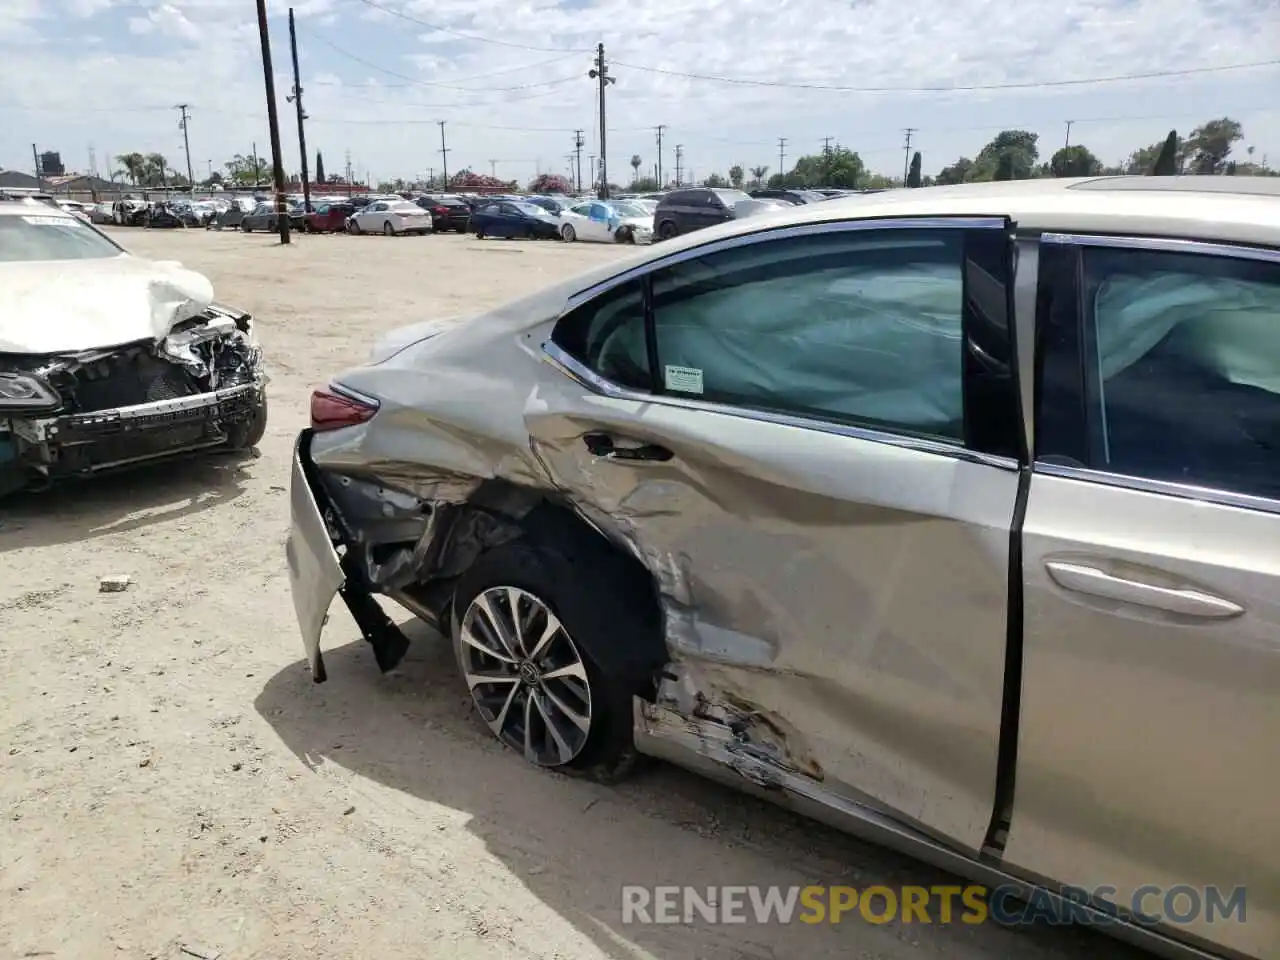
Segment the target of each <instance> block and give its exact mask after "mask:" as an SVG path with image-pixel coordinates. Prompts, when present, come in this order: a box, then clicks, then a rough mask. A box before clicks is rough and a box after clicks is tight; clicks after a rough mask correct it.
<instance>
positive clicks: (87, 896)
mask: <svg viewBox="0 0 1280 960" xmlns="http://www.w3.org/2000/svg"><path fill="white" fill-rule="evenodd" d="M115 235H116V236H117V238H118V239H119V240H120V241H121V242H122V243H123V244H125V245H126V246H127V247H129V248H130V249H132V250H134V251H135V252H137V253H139V254H141V255H144V256H150V257H154V258H158V259H178V260H181V261H183V262H184V263H186V264H187V265H188V266H190V267H193V268H195V269H198V270H202V271H204V272H206V273H207V274H209V275H210V277H211V278H212V279H213V281H214V286H215V289H216V290H217V291H218V294H219V297H220V299H223V300H225V301H227V302H230V303H233V304H236V305H238V306H243V307H245V308H247V309H249V310H251V311H252V312H253V313H254V315H255V316H257V317H258V322H259V328H258V329H259V335H260V337H261V339H262V341H263V343H264V345H265V347H266V351H267V354H268V359H269V362H270V366H271V372H272V376H273V381H272V384H271V387H270V388H269V389H270V392H271V404H272V420H271V424H270V427H269V430H268V433H267V436H266V439H265V441H264V442H263V444H262V448H261V456H260V457H259V458H257V459H253V460H248V461H243V462H235V461H230V460H226V459H223V460H220V461H204V462H188V463H184V464H182V465H179V466H167V467H163V468H154V469H149V470H145V471H142V472H137V473H133V474H129V475H125V476H120V477H116V478H112V479H106V480H103V481H100V482H95V483H93V484H92V485H82V486H76V487H73V488H65V489H63V490H61V491H56V492H54V493H52V494H48V495H43V496H39V497H28V498H20V499H19V500H17V501H16V502H9V503H7V504H5V505H4V506H3V507H0V554H2V555H3V561H2V566H0V570H3V574H2V575H0V676H3V677H4V684H5V688H4V695H3V697H0V729H2V730H3V735H4V736H3V739H4V746H3V749H4V751H5V753H4V754H3V761H4V762H3V767H2V769H3V771H4V775H3V776H2V777H0V814H2V815H3V817H4V824H5V830H4V833H3V838H4V839H3V842H0V955H9V956H12V957H33V956H48V957H61V958H76V960H101V958H113V957H121V958H140V960H141V958H165V960H169V958H178V957H180V956H182V954H181V953H180V950H181V948H182V946H183V945H188V946H191V947H192V948H193V949H195V950H197V952H199V951H201V950H203V951H204V952H205V953H207V954H209V955H212V954H213V953H214V952H215V951H221V954H222V957H223V958H225V960H243V958H263V960H268V958H269V960H288V958H304V957H305V958H308V960H313V958H317V957H319V958H330V957H332V958H352V957H357V956H359V957H391V958H404V960H409V958H418V957H434V956H440V957H451V958H459V960H482V958H499V957H501V958H508V957H509V958H533V957H537V958H553V957H554V958H563V960H588V958H604V957H608V958H656V960H686V958H688V960H695V958H696V960H747V958H750V960H764V958H781V960H792V958H795V960H820V958H827V957H831V958H835V957H842V958H855V957H856V958H895V960H897V958H922V957H954V958H996V957H1000V958H1005V957H1016V958H1019V960H1022V958H1026V960H1039V958H1048V957H1065V958H1081V960H1083V958H1087V957H1088V958H1092V957H1111V958H1120V957H1131V956H1135V955H1134V954H1131V953H1129V952H1128V951H1127V950H1122V949H1121V947H1120V946H1119V945H1117V944H1115V943H1113V942H1111V941H1109V940H1104V939H1100V938H1098V937H1096V936H1093V935H1091V934H1086V933H1083V932H1078V931H1074V932H1073V931H1066V932H1064V931H1061V930H1038V931H1019V932H1015V931H1010V930H1004V929H1000V928H996V927H993V926H984V927H979V928H975V927H967V926H962V925H959V924H957V925H953V926H946V927H943V926H939V925H933V926H924V925H920V924H911V925H899V924H897V923H893V924H887V925H879V926H877V925H871V924H867V923H864V922H862V921H859V920H850V921H847V922H846V923H844V924H841V925H840V926H834V927H833V926H818V927H812V926H804V925H801V924H796V925H795V926H792V927H777V926H773V927H764V926H757V925H754V924H750V925H745V926H718V927H716V926H708V925H705V924H704V925H699V926H694V927H683V926H680V927H671V926H649V927H637V926H624V925H622V924H621V922H620V914H621V910H620V892H619V891H620V887H621V886H622V885H623V884H631V883H638V884H661V883H668V884H675V883H679V884H694V885H698V886H706V885H710V884H727V883H762V884H763V883H780V884H807V883H841V884H850V885H854V886H857V887H865V886H867V885H870V884H873V883H884V884H903V883H919V884H926V885H927V884H933V883H945V882H949V878H946V877H944V876H941V875H939V874H938V873H936V872H935V871H932V870H931V869H929V868H926V867H923V866H921V865H919V864H916V863H914V862H912V861H909V860H905V859H902V858H899V857H897V856H895V855H893V854H889V853H886V852H884V851H882V850H879V849H878V848H874V847H870V846H867V845H865V844H861V843H859V842H857V841H855V840H852V839H850V838H848V837H845V836H843V835H841V834H837V833H835V832H832V831H829V830H827V829H825V828H822V827H819V826H816V825H815V824H813V823H810V822H807V821H804V820H801V819H799V818H797V817H794V816H792V815H790V814H788V813H785V812H782V811H779V810H776V809H774V808H773V807H770V806H767V805H765V804H762V803H758V802H756V801H755V800H752V799H749V798H745V797H742V796H740V795H738V794H735V793H733V792H731V791H729V790H726V789H722V788H720V787H718V786H715V785H713V784H710V783H708V782H705V781H701V780H699V779H696V778H695V777H693V776H691V775H687V774H685V773H683V772H680V771H678V770H675V769H672V768H669V767H665V766H656V767H654V768H652V769H649V770H646V771H645V772H643V773H642V774H641V775H639V776H638V777H637V778H636V779H635V780H633V781H631V782H628V783H627V784H625V785H624V786H622V787H618V788H613V789H609V788H604V787H600V786H597V785H594V784H588V783H583V782H578V781H575V780H570V779H567V778H564V777H560V776H557V775H552V774H546V773H541V772H539V771H536V770H533V769H530V768H528V767H526V766H525V765H524V764H523V763H522V762H521V761H520V760H519V759H518V758H517V757H515V756H513V755H511V754H509V753H507V752H506V751H505V750H504V749H502V748H501V747H499V746H498V745H497V743H496V742H494V741H493V740H491V738H490V736H489V734H488V732H487V730H485V729H484V728H483V726H482V725H481V724H480V722H479V721H478V719H476V718H475V717H474V716H473V715H472V714H471V712H470V709H469V702H468V700H467V699H466V693H465V690H464V689H463V688H462V686H461V684H460V682H459V681H458V680H457V679H455V675H454V672H453V663H452V657H451V654H450V652H449V650H448V649H447V647H446V645H445V644H444V643H443V642H441V641H439V638H436V637H433V636H432V635H430V634H429V633H428V632H427V631H426V630H418V631H417V632H416V633H415V636H416V637H419V638H421V641H422V642H420V643H417V644H415V645H414V649H413V650H412V651H411V652H410V654H409V656H408V658H407V660H406V662H405V664H404V666H403V667H402V668H401V669H400V670H399V671H398V672H397V673H395V674H393V675H392V676H388V677H382V676H380V675H379V673H378V671H377V669H376V667H375V666H374V663H373V659H372V656H371V653H370V651H369V650H368V649H367V647H366V645H365V644H363V643H362V642H361V641H360V640H359V636H358V633H357V632H356V631H355V629H354V627H353V625H352V624H351V623H350V621H349V619H348V618H347V616H346V613H345V611H344V610H343V609H342V607H341V604H340V603H338V604H335V607H334V613H333V617H332V620H331V622H330V625H329V627H328V630H327V632H326V649H327V650H328V651H329V652H328V653H326V662H327V665H328V668H329V676H330V678H331V679H330V681H329V682H328V683H327V684H324V685H322V686H317V685H314V684H312V682H311V680H310V677H309V675H308V673H307V671H306V668H305V666H304V663H303V660H302V645H301V642H300V641H299V639H298V634H297V629H296V626H295V623H294V619H293V608H292V605H291V602H290V598H289V587H288V580H287V577H286V574H285V568H284V557H283V546H284V541H285V536H286V532H287V529H288V495H287V490H286V486H287V484H288V480H289V458H290V453H291V443H292V440H293V437H294V435H295V433H296V432H297V430H298V429H299V428H300V427H302V426H303V425H304V423H305V421H306V416H307V398H308V393H309V390H310V388H311V387H312V386H313V385H316V384H319V383H322V382H324V381H325V380H326V379H327V377H328V375H329V374H330V373H332V372H335V371H337V370H339V369H341V368H343V367H344V366H347V365H350V364H353V363H356V362H359V361H360V360H361V359H363V357H364V355H365V353H366V351H367V349H368V346H369V344H370V343H371V341H372V339H373V338H374V336H375V335H376V334H378V333H380V332H382V331H385V330H389V329H392V328H394V327H396V326H398V325H401V324H403V323H408V322H410V321H413V320H416V319H421V318H426V317H430V316H442V315H452V314H456V313H459V312H465V311H472V310H476V309H479V308H482V307H485V306H488V305H492V304H495V303H498V302H500V301H502V300H504V299H508V298H510V297H511V296H514V295H516V294H519V293H521V292H524V291H527V290H529V289H531V288H533V287H535V286H537V285H540V284H545V283H548V282H550V281H552V280H554V279H557V278H561V277H564V276H567V275H569V274H571V273H573V272H576V271H579V270H582V269H585V268H587V267H588V266H590V265H592V264H598V263H601V262H604V261H608V260H610V259H612V258H615V257H617V256H618V255H619V254H620V253H621V251H620V250H618V249H614V248H610V247H606V246H590V245H583V244H575V245H572V246H567V245H563V244H559V243H548V242H541V243H539V242H517V241H501V240H496V241H495V240H490V241H483V242H479V241H476V240H474V239H473V238H467V237H458V236H440V237H426V238H412V239H410V238H400V239H391V238H383V237H347V236H320V237H312V236H304V237H298V238H296V240H295V243H294V244H292V245H291V246H289V247H281V246H279V245H278V243H277V241H276V240H275V239H274V238H273V237H268V236H250V237H242V236H240V235H238V234H236V233H206V232H204V231H194V230H192V231H154V232H152V231H143V230H121V231H117V232H116V234H115ZM110 574H128V575H130V576H132V577H133V579H134V581H135V584H134V586H132V587H131V588H130V589H129V590H128V592H125V593H118V594H99V593H98V578H99V577H100V576H105V575H110Z"/></svg>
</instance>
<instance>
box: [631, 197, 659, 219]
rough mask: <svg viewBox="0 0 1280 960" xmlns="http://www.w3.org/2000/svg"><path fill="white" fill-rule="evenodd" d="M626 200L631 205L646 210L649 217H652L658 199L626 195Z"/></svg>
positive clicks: (656, 207) (656, 208)
mask: <svg viewBox="0 0 1280 960" xmlns="http://www.w3.org/2000/svg"><path fill="white" fill-rule="evenodd" d="M626 201H627V203H629V204H631V205H632V206H633V207H640V208H642V209H644V210H645V211H646V212H648V214H649V216H650V217H652V216H653V215H654V213H656V212H657V210H658V201H657V200H654V199H653V198H652V197H627V198H626Z"/></svg>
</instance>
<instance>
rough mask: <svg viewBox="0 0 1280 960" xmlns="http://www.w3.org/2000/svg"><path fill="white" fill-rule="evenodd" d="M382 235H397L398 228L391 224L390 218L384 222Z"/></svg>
mask: <svg viewBox="0 0 1280 960" xmlns="http://www.w3.org/2000/svg"><path fill="white" fill-rule="evenodd" d="M382 235H383V236H384V237H394V236H395V235H396V228H395V227H393V226H392V225H391V221H390V220H387V221H385V222H384V223H383V224H382Z"/></svg>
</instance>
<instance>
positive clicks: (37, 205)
mask: <svg viewBox="0 0 1280 960" xmlns="http://www.w3.org/2000/svg"><path fill="white" fill-rule="evenodd" d="M24 215H25V216H28V217H31V216H41V217H65V218H66V219H68V220H75V219H76V218H75V217H73V216H72V215H71V214H70V213H69V212H68V211H66V210H64V209H62V207H60V206H58V205H57V204H54V203H46V202H45V201H43V200H35V199H31V198H25V197H24V198H23V199H21V200H3V199H0V216H9V217H20V216H24Z"/></svg>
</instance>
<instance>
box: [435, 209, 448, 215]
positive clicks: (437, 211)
mask: <svg viewBox="0 0 1280 960" xmlns="http://www.w3.org/2000/svg"><path fill="white" fill-rule="evenodd" d="M435 212H436V213H438V214H440V216H442V217H447V216H448V215H449V208H448V207H436V208H435Z"/></svg>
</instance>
